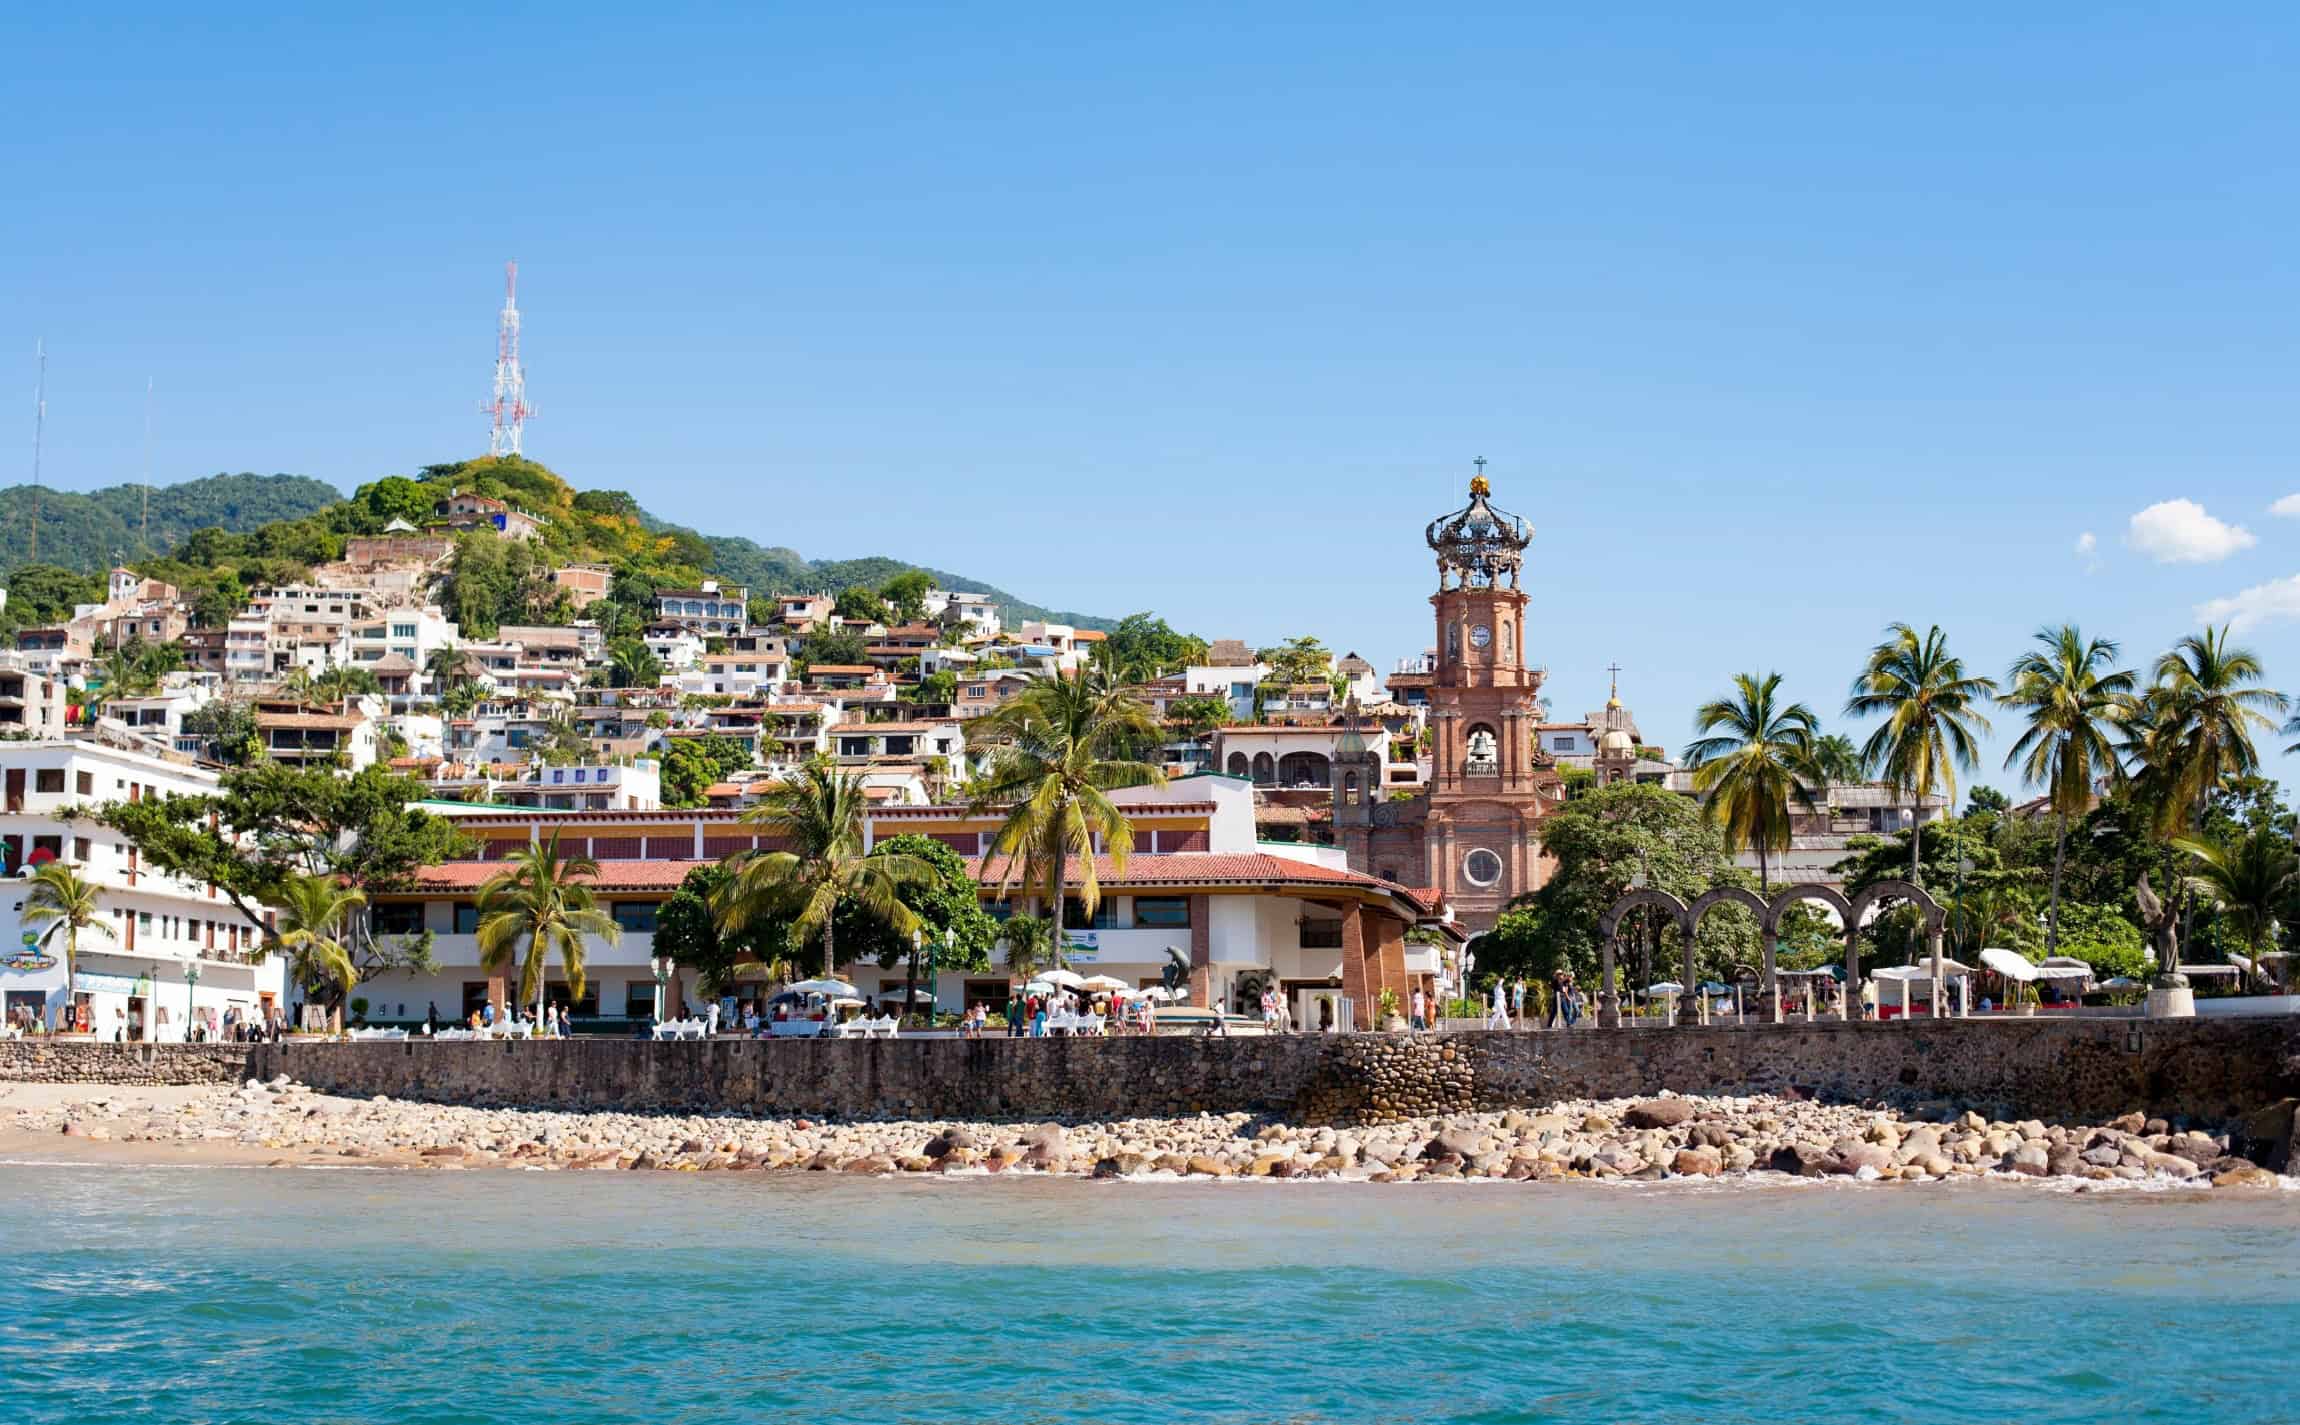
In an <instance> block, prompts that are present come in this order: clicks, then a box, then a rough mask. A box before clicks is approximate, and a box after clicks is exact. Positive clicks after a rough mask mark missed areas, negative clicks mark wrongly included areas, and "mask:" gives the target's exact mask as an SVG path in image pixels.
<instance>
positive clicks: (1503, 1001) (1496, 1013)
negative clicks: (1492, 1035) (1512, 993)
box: [1485, 980, 1511, 1029]
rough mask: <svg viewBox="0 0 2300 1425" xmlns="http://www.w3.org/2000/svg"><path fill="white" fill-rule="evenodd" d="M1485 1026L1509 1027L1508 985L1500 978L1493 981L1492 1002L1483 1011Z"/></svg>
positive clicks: (1495, 1027)
mask: <svg viewBox="0 0 2300 1425" xmlns="http://www.w3.org/2000/svg"><path fill="white" fill-rule="evenodd" d="M1485 1027H1486V1028H1488V1029H1508V1028H1510V1027H1511V1026H1510V1022H1509V986H1508V985H1506V984H1504V983H1502V982H1501V981H1500V980H1495V981H1494V982H1493V1002H1492V1006H1491V1007H1490V1008H1489V1009H1487V1010H1486V1012H1485Z"/></svg>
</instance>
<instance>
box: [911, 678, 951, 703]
mask: <svg viewBox="0 0 2300 1425" xmlns="http://www.w3.org/2000/svg"><path fill="white" fill-rule="evenodd" d="M957 699H958V674H957V673H956V672H954V671H953V670H951V669H949V668H937V669H935V670H934V671H933V672H932V673H928V674H925V675H923V676H921V677H920V678H919V680H918V682H917V684H916V685H915V686H913V687H911V688H910V689H909V690H908V691H907V700H908V701H910V702H914V703H926V704H928V705H930V706H934V707H948V706H949V705H950V704H951V703H953V702H955V701H957Z"/></svg>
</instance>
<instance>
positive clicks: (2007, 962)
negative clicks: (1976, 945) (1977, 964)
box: [1981, 945, 2039, 980]
mask: <svg viewBox="0 0 2300 1425" xmlns="http://www.w3.org/2000/svg"><path fill="white" fill-rule="evenodd" d="M1981 966H1982V968H1983V969H1989V970H1994V971H1996V972H1997V973H1998V974H2000V975H2002V976H2004V977H2005V978H2006V979H2008V980H2034V979H2037V978H2039V977H2038V975H2037V970H2036V966H2035V965H2033V964H2031V963H2029V959H2028V957H2027V956H2025V955H2023V954H2021V953H2020V952H2019V951H2017V950H2000V949H1998V948H1997V947H1995V946H1993V945H1992V946H1990V947H1989V948H1988V949H1986V950H1983V951H1982V952H1981Z"/></svg>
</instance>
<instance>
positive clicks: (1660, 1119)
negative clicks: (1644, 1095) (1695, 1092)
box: [1621, 1098, 1693, 1128]
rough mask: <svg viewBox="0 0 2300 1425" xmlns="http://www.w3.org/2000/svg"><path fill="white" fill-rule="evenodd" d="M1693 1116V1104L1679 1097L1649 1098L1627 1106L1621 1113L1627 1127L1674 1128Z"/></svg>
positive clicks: (1623, 1123) (1623, 1122)
mask: <svg viewBox="0 0 2300 1425" xmlns="http://www.w3.org/2000/svg"><path fill="white" fill-rule="evenodd" d="M1691 1117H1693V1105H1692V1104H1690V1103H1688V1102H1686V1101H1685V1100H1684V1099H1681V1098H1649V1099H1645V1100H1643V1101H1641V1102H1638V1103H1633V1104H1631V1105H1630V1106H1629V1111H1628V1112H1626V1113H1624V1114H1622V1115H1621V1122H1622V1125H1623V1126H1624V1127H1627V1128H1675V1127H1676V1126H1677V1125H1679V1124H1681V1123H1683V1122H1685V1121H1686V1120H1688V1119H1690V1118H1691Z"/></svg>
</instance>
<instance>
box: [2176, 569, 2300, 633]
mask: <svg viewBox="0 0 2300 1425" xmlns="http://www.w3.org/2000/svg"><path fill="white" fill-rule="evenodd" d="M2196 616H2197V617H2198V618H2199V619H2201V620H2203V621H2204V622H2206V623H2226V624H2228V625H2229V626H2230V627H2231V628H2233V629H2235V630H2236V631H2237V632H2238V633H2242V632H2244V631H2245V630H2247V629H2250V628H2256V627H2258V626H2259V625H2261V624H2264V623H2273V622H2275V621H2276V620H2278V619H2300V574H2295V575H2293V576H2292V577H2291V578H2289V579H2271V580H2269V581H2268V582H2267V583H2265V584H2254V585H2253V586H2252V587H2251V588H2249V589H2246V590H2245V591H2244V592H2243V593H2241V594H2231V595H2229V596H2228V597H2227V598H2225V599H2212V600H2209V601H2207V602H2205V603H2201V604H2198V605H2197V606H2196Z"/></svg>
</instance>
